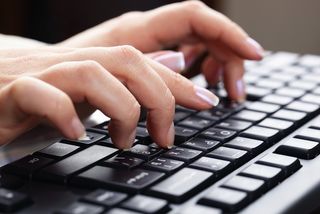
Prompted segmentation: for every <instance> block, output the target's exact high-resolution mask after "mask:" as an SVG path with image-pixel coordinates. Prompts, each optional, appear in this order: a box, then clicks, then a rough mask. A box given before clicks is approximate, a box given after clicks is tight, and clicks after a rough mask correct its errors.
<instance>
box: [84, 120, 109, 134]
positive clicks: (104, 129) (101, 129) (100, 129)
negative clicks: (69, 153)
mask: <svg viewBox="0 0 320 214" xmlns="http://www.w3.org/2000/svg"><path fill="white" fill-rule="evenodd" d="M108 124H109V121H107V122H103V123H101V124H98V125H96V126H94V127H93V128H89V129H88V130H89V131H93V132H97V133H100V134H105V135H107V136H109V132H108Z"/></svg>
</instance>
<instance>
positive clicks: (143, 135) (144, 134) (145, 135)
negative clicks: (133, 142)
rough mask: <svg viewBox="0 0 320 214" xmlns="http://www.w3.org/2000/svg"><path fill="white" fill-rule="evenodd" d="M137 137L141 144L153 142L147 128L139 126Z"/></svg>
mask: <svg viewBox="0 0 320 214" xmlns="http://www.w3.org/2000/svg"><path fill="white" fill-rule="evenodd" d="M136 136H137V138H138V139H139V140H141V142H150V141H151V137H150V136H149V132H148V129H147V128H145V127H139V126H137V129H136Z"/></svg>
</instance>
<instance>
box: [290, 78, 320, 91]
mask: <svg viewBox="0 0 320 214" xmlns="http://www.w3.org/2000/svg"><path fill="white" fill-rule="evenodd" d="M289 86H290V87H292V88H299V89H303V90H312V89H314V88H315V87H316V86H317V83H316V82H311V81H304V80H295V81H292V82H289Z"/></svg>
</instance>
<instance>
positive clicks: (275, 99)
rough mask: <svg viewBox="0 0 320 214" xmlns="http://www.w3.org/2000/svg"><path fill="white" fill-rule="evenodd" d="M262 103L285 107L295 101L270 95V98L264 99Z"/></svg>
mask: <svg viewBox="0 0 320 214" xmlns="http://www.w3.org/2000/svg"><path fill="white" fill-rule="evenodd" d="M262 101H264V102H267V103H273V104H277V105H282V106H284V105H287V104H289V103H291V102H292V101H293V98H292V97H286V96H280V95H275V94H270V95H268V96H265V97H263V98H262Z"/></svg>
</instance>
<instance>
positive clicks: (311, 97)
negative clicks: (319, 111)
mask: <svg viewBox="0 0 320 214" xmlns="http://www.w3.org/2000/svg"><path fill="white" fill-rule="evenodd" d="M300 100H301V101H303V102H307V103H314V104H317V105H320V96H319V95H315V94H306V95H304V96H303V97H301V98H300Z"/></svg>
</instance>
